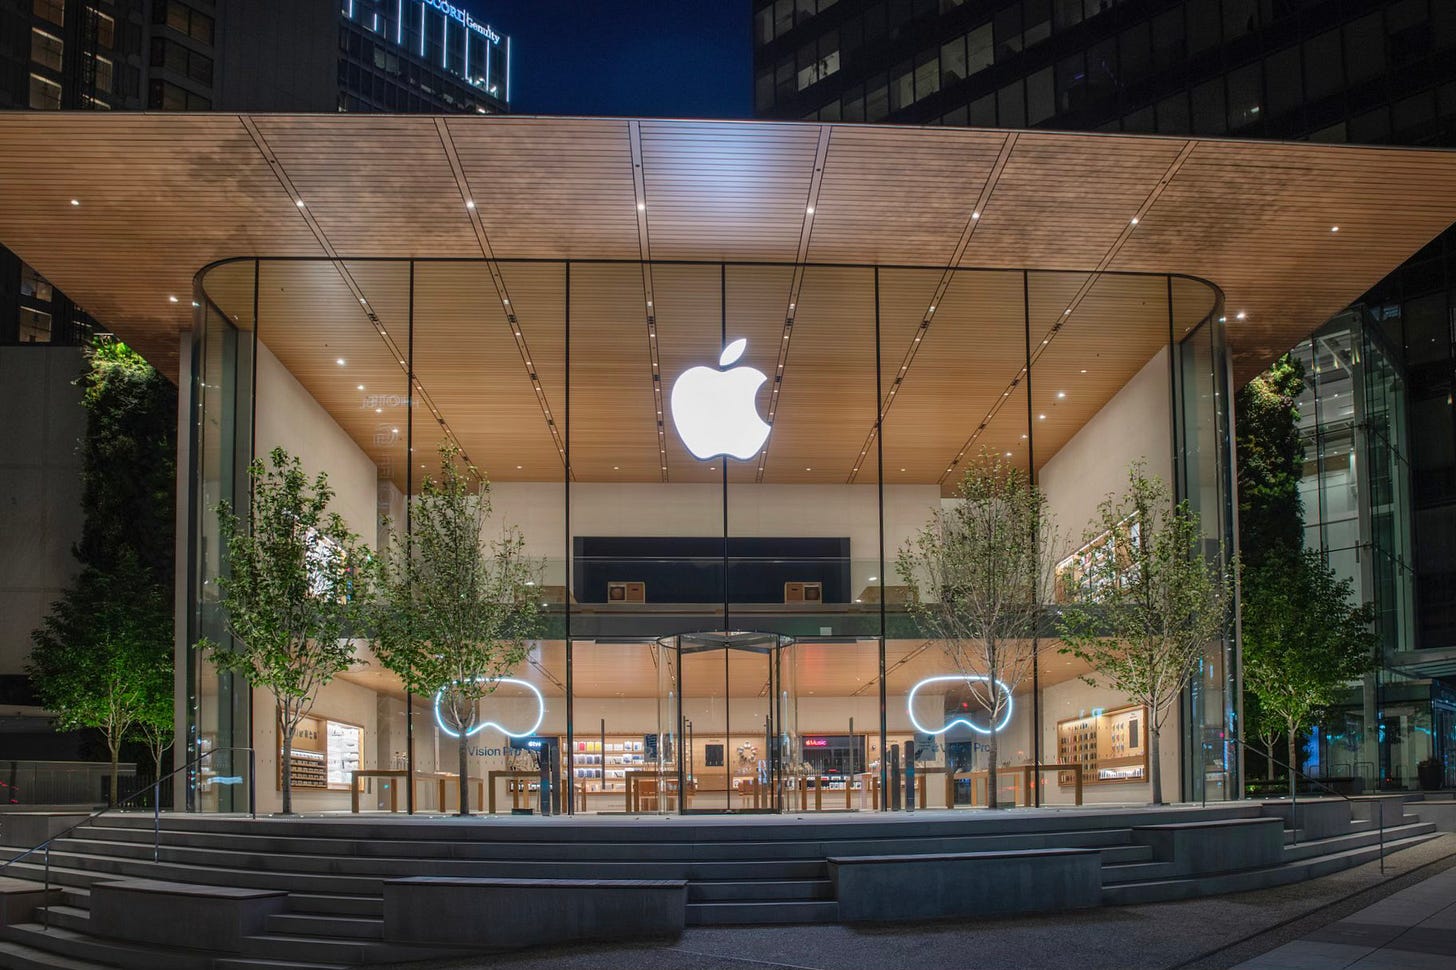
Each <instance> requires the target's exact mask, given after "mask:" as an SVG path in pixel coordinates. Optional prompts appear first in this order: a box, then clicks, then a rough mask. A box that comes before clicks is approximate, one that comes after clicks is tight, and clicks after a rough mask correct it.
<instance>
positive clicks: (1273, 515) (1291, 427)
mask: <svg viewBox="0 0 1456 970" xmlns="http://www.w3.org/2000/svg"><path fill="white" fill-rule="evenodd" d="M1303 390H1304V366H1303V365H1302V364H1300V362H1299V361H1297V360H1295V359H1294V358H1293V357H1291V356H1290V355H1289V354H1285V355H1284V356H1283V357H1280V358H1279V359H1278V360H1276V361H1275V362H1274V364H1273V365H1272V366H1271V367H1270V368H1269V369H1268V370H1267V371H1265V372H1264V373H1262V374H1260V375H1259V376H1258V377H1255V378H1254V379H1253V380H1251V381H1249V383H1248V384H1245V385H1244V386H1243V387H1242V388H1241V389H1240V390H1239V392H1238V394H1237V395H1236V396H1235V399H1234V408H1235V415H1236V420H1235V426H1236V427H1237V429H1238V434H1237V443H1236V447H1237V450H1238V468H1239V552H1240V556H1241V558H1242V560H1243V562H1244V565H1245V567H1246V569H1250V570H1253V569H1257V568H1258V567H1259V566H1261V565H1262V564H1263V563H1265V562H1266V561H1269V560H1278V561H1289V560H1292V559H1294V558H1296V557H1297V556H1298V555H1299V554H1300V551H1301V550H1302V549H1303V548H1304V508H1303V504H1302V503H1301V501H1300V498H1299V481H1300V478H1301V476H1302V475H1303V472H1304V467H1303V466H1304V442H1303V441H1302V440H1300V436H1299V410H1298V408H1296V406H1295V401H1296V399H1297V398H1298V397H1299V395H1300V393H1301V392H1302V391H1303Z"/></svg>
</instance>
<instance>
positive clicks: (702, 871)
mask: <svg viewBox="0 0 1456 970" xmlns="http://www.w3.org/2000/svg"><path fill="white" fill-rule="evenodd" d="M822 851H823V850H822V848H821V852H822ZM77 855H85V856H88V857H91V858H98V859H107V860H111V861H112V862H113V863H121V864H123V865H124V864H126V863H128V862H132V863H142V864H145V865H148V866H150V865H153V863H152V861H151V859H152V848H151V846H143V845H135V844H131V843H125V842H100V841H97V840H94V839H74V838H67V839H61V840H58V841H57V842H56V843H55V847H54V848H53V849H52V851H51V859H52V863H53V864H54V863H55V861H56V860H65V859H67V858H70V857H74V856H77ZM161 864H162V865H183V866H193V867H199V868H205V869H229V870H246V871H254V872H267V873H272V874H276V875H279V876H283V875H308V876H312V875H327V876H331V877H332V876H341V877H348V876H363V877H373V878H376V879H394V878H399V877H402V876H481V877H508V878H521V879H733V878H741V879H758V878H768V877H775V876H777V877H799V878H813V877H815V876H818V875H821V874H822V872H823V868H824V856H822V855H820V856H819V857H818V858H813V857H810V858H800V859H772V858H770V859H750V860H743V861H708V862H703V861H696V860H691V859H687V860H680V861H679V860H673V861H666V860H664V861H654V860H635V861H625V860H623V861H589V860H588V861H582V860H577V861H569V862H568V861H537V860H531V859H522V860H510V861H507V860H486V859H480V860H476V859H419V858H412V859H390V858H381V859H370V858H362V857H347V856H332V855H304V854H297V853H287V854H282V853H252V852H236V851H231V850H219V849H193V848H174V847H171V846H164V847H163V848H162V850H161ZM193 881H196V880H193ZM287 888H292V887H287Z"/></svg>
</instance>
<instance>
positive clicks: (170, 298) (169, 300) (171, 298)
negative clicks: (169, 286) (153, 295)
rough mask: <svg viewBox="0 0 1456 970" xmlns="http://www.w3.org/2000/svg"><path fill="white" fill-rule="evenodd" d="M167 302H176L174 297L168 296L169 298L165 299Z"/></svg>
mask: <svg viewBox="0 0 1456 970" xmlns="http://www.w3.org/2000/svg"><path fill="white" fill-rule="evenodd" d="M167 302H168V303H176V302H177V298H176V297H175V296H169V297H167Z"/></svg>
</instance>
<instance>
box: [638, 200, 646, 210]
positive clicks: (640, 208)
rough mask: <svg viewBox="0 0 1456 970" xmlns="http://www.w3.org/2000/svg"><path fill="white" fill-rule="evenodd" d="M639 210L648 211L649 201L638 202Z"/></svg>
mask: <svg viewBox="0 0 1456 970" xmlns="http://www.w3.org/2000/svg"><path fill="white" fill-rule="evenodd" d="M637 211H638V212H645V211H647V203H646V202H639V203H637Z"/></svg>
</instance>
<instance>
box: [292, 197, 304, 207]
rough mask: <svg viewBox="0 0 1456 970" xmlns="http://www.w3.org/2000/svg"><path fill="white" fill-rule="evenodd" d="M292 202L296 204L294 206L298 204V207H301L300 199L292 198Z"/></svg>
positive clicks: (301, 201)
mask: <svg viewBox="0 0 1456 970" xmlns="http://www.w3.org/2000/svg"><path fill="white" fill-rule="evenodd" d="M293 204H294V205H296V206H298V207H299V208H300V209H302V208H303V200H302V199H294V200H293Z"/></svg>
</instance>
